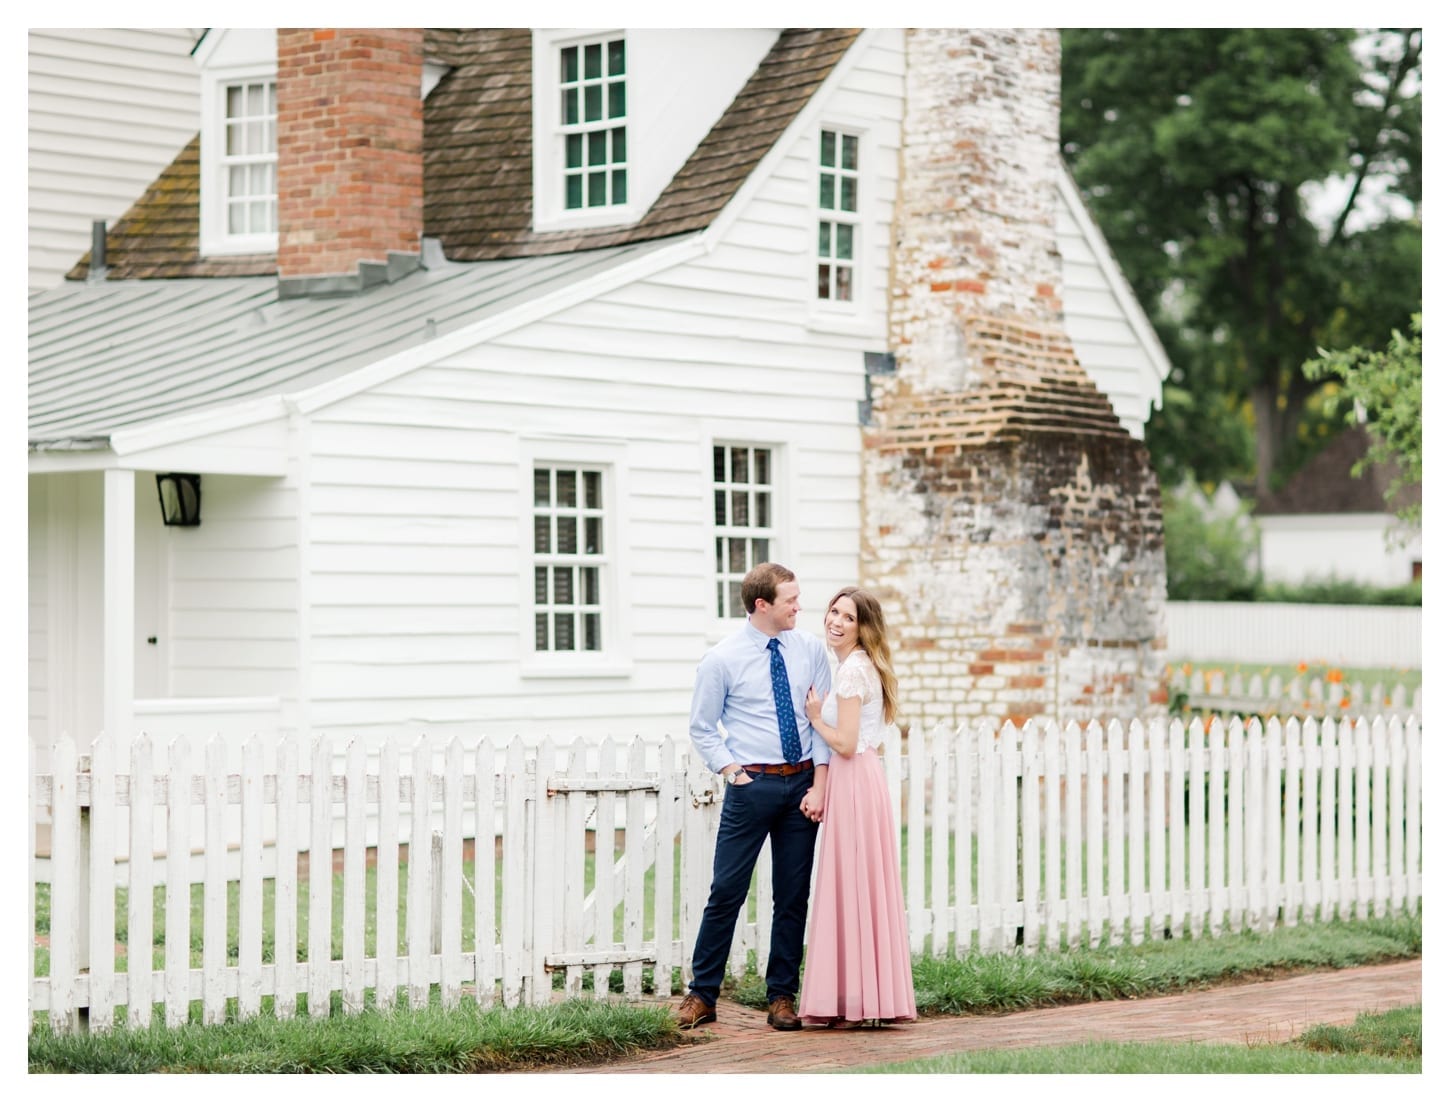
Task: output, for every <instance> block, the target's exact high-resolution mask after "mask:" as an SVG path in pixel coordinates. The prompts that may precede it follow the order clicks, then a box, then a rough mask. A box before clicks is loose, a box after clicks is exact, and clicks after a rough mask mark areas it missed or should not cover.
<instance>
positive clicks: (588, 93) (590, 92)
mask: <svg viewBox="0 0 1450 1102" xmlns="http://www.w3.org/2000/svg"><path fill="white" fill-rule="evenodd" d="M603 117H604V93H603V90H602V89H601V88H600V87H599V85H597V84H586V85H585V86H584V121H585V122H598V121H599V120H600V119H602V118H603Z"/></svg>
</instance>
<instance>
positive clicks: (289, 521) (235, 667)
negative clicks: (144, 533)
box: [138, 475, 298, 699]
mask: <svg viewBox="0 0 1450 1102" xmlns="http://www.w3.org/2000/svg"><path fill="white" fill-rule="evenodd" d="M138 494H139V490H138ZM201 500H202V514H201V525H200V526H199V527H197V528H169V529H165V530H164V531H163V533H162V538H163V540H164V541H165V544H166V553H167V555H168V557H169V563H170V566H169V571H168V574H169V583H170V594H169V607H170V618H171V622H170V637H169V648H168V652H167V653H168V667H169V668H168V676H169V679H170V686H171V694H172V695H175V696H189V697H279V698H291V699H295V698H296V693H297V678H296V669H297V600H298V586H297V536H296V529H297V525H296V517H295V514H296V503H295V502H296V494H295V491H294V490H292V489H291V488H289V487H287V486H286V485H284V483H283V480H282V479H262V478H242V477H237V476H229V475H206V476H204V477H203V478H202V495H201Z"/></svg>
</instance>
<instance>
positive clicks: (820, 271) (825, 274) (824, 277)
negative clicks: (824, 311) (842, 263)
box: [816, 264, 831, 298]
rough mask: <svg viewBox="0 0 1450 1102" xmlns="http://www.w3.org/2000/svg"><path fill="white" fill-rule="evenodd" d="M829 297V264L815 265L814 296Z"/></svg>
mask: <svg viewBox="0 0 1450 1102" xmlns="http://www.w3.org/2000/svg"><path fill="white" fill-rule="evenodd" d="M830 297H831V266H830V265H829V264H821V265H818V266H817V267H816V298H830Z"/></svg>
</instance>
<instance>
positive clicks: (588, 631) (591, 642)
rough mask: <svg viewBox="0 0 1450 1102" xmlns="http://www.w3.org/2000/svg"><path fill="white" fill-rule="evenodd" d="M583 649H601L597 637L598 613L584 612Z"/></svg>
mask: <svg viewBox="0 0 1450 1102" xmlns="http://www.w3.org/2000/svg"><path fill="white" fill-rule="evenodd" d="M583 619H584V649H585V650H602V649H603V647H602V646H601V644H600V639H599V613H597V612H586V613H585V614H584V617H583Z"/></svg>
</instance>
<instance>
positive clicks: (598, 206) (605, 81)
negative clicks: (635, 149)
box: [534, 31, 640, 231]
mask: <svg viewBox="0 0 1450 1102" xmlns="http://www.w3.org/2000/svg"><path fill="white" fill-rule="evenodd" d="M629 86H630V78H629V37H628V35H627V33H626V32H624V31H589V32H581V31H567V32H565V31H535V32H534V139H535V140H534V229H536V230H544V231H547V230H559V229H582V228H589V227H593V226H605V225H616V224H623V223H628V222H632V221H635V220H637V219H638V218H639V215H640V210H639V208H638V205H637V204H635V203H633V202H631V196H632V195H633V194H634V192H635V187H634V184H635V182H636V181H635V180H634V172H633V169H632V168H631V162H630V140H629V138H630V135H629V129H630V128H629Z"/></svg>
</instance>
